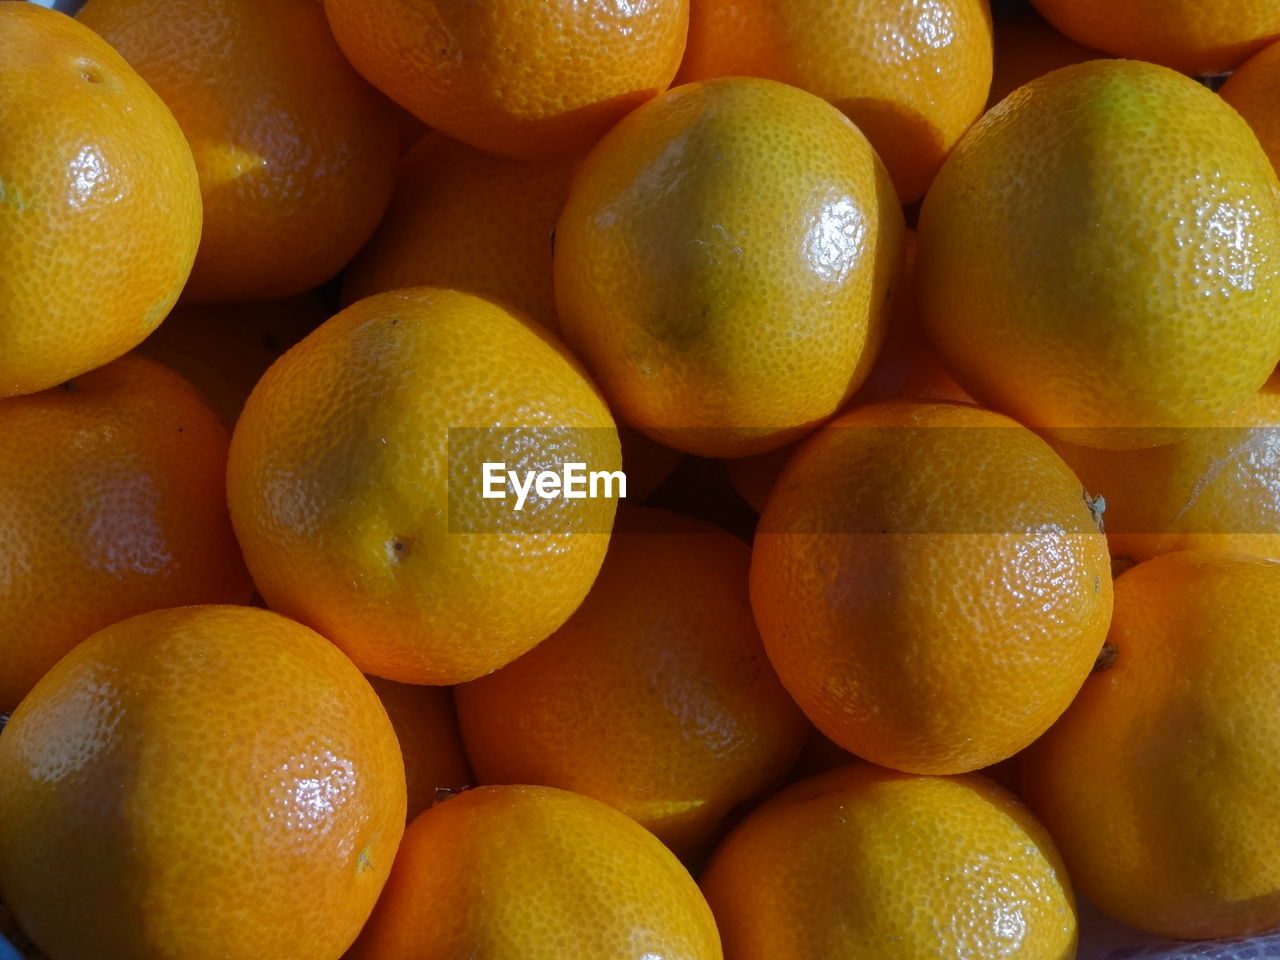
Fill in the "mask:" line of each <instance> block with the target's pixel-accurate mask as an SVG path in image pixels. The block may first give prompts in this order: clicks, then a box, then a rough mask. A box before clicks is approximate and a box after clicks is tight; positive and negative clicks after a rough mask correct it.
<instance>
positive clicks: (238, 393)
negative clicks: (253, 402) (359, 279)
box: [138, 293, 329, 429]
mask: <svg viewBox="0 0 1280 960" xmlns="http://www.w3.org/2000/svg"><path fill="white" fill-rule="evenodd" d="M328 316H329V311H328V309H326V307H325V305H324V303H323V302H322V301H321V300H320V298H319V297H317V296H316V295H315V294H312V293H304V294H299V295H298V296H296V297H290V298H288V299H285V300H268V301H260V302H258V303H223V304H200V305H190V304H188V305H183V306H179V307H177V308H176V309H175V310H174V311H173V313H171V314H170V315H169V318H168V319H167V320H165V322H164V323H162V324H161V325H160V326H159V327H158V328H156V331H155V333H153V334H151V336H149V337H147V339H146V340H143V341H142V343H140V344H138V352H139V353H141V354H143V355H144V356H148V357H151V358H152V359H153V360H159V361H160V362H161V363H164V364H166V365H167V366H169V367H172V368H173V369H174V370H177V371H178V372H179V373H180V374H182V375H183V376H184V377H186V378H187V379H188V380H190V381H191V382H192V383H193V384H195V385H196V386H197V387H199V388H200V392H201V393H202V394H204V396H205V399H207V400H208V401H209V404H210V406H212V407H213V409H214V411H215V412H217V414H218V416H219V417H221V418H222V422H223V423H225V424H226V425H227V427H228V429H230V428H231V427H233V426H235V423H236V418H237V417H239V416H240V409H241V408H242V407H243V406H244V402H245V400H247V399H248V398H249V394H250V392H252V390H253V388H254V385H255V384H257V382H258V380H259V379H261V377H262V375H263V374H264V373H266V372H267V367H269V366H271V364H272V363H274V362H275V360H276V359H277V358H278V357H279V356H280V354H282V353H284V351H285V350H287V349H288V348H289V347H291V346H293V345H294V344H295V343H297V342H298V341H299V340H301V339H302V337H303V336H304V335H306V334H307V333H310V332H311V331H312V330H313V329H315V328H316V327H317V326H319V325H320V323H321V322H322V321H323V320H325V319H326V318H327V317H328Z"/></svg>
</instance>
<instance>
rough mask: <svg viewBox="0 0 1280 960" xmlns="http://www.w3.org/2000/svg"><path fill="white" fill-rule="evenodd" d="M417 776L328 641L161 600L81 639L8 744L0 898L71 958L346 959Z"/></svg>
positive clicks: (289, 625) (245, 616) (264, 616)
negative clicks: (408, 779)
mask: <svg viewBox="0 0 1280 960" xmlns="http://www.w3.org/2000/svg"><path fill="white" fill-rule="evenodd" d="M404 789H405V788H404V770H403V767H402V766H401V763H400V751H399V749H398V747H397V746H396V738H395V734H394V732H393V731H392V729H391V724H390V722H389V721H388V720H387V715H386V713H385V712H384V711H383V709H382V706H381V705H380V704H379V702H378V698H377V697H376V696H375V695H374V693H373V691H372V690H371V689H370V688H369V685H368V684H367V683H366V682H365V680H364V678H363V677H362V676H361V675H360V672H359V671H358V670H356V668H355V667H354V666H353V665H352V664H351V662H350V661H349V660H347V659H346V658H345V657H344V656H343V655H342V654H341V653H339V652H338V650H337V648H335V647H334V646H333V645H332V644H330V643H329V642H328V641H327V640H325V639H324V638H323V637H321V636H319V635H318V634H316V633H314V632H312V631H311V630H308V629H307V628H306V627H303V626H301V625H299V624H297V623H293V622H291V621H289V620H286V619H285V618H283V617H281V616H278V615H277V614H274V613H270V612H268V611H266V610H258V609H254V608H250V607H226V606H203V607H179V608H175V609H170V610H160V611H154V612H152V613H147V614H143V615H141V616H138V617H134V618H131V619H129V620H125V621H123V622H121V623H117V624H115V625H113V626H111V627H108V628H107V629H105V630H102V631H100V632H98V633H96V634H94V635H93V636H92V637H91V638H89V639H88V640H86V641H85V642H84V643H82V644H80V645H79V646H78V647H76V649H75V650H74V651H73V652H72V653H70V654H69V655H68V656H67V657H66V658H64V659H63V660H62V661H61V662H60V663H59V664H58V665H57V666H56V667H55V668H54V669H53V670H52V671H50V672H49V673H48V674H47V675H46V676H45V678H44V679H43V680H41V682H40V683H39V684H38V685H37V687H36V688H35V690H33V691H32V693H31V695H30V696H29V697H27V699H26V700H24V701H23V703H22V705H21V706H20V707H19V708H18V709H17V710H16V711H15V712H14V714H13V717H12V718H11V719H10V721H9V724H8V726H7V727H6V728H5V731H4V736H3V737H0V895H3V897H4V901H5V903H6V904H7V905H8V906H9V908H10V909H11V910H12V911H13V913H14V915H15V916H16V917H17V919H18V921H19V923H21V924H22V927H23V929H24V930H25V931H26V932H27V933H28V934H29V935H30V937H31V938H32V940H34V941H35V942H36V943H37V944H38V945H39V946H40V947H41V949H43V950H44V951H45V952H46V953H48V954H49V955H51V956H55V957H58V958H60V960H160V958H164V960H215V958H216V960H251V958H261V957H291V958H297V960H336V958H337V957H338V956H340V955H341V953H342V951H343V950H344V949H346V947H347V945H348V944H350V942H351V941H352V940H353V939H354V938H355V935H356V933H357V932H358V931H359V929H360V926H361V924H362V923H363V922H364V920H365V918H366V916H367V915H368V913H369V911H370V910H371V909H372V908H373V904H374V901H375V900H376V899H377V896H378V893H379V891H380V890H381V889H382V885H383V883H384V882H385V881H386V878H387V875H388V873H389V872H390V870H391V863H392V858H393V857H394V855H395V851H396V845H397V843H398V842H399V840H400V835H401V832H402V830H403V825H404V804H405V792H404Z"/></svg>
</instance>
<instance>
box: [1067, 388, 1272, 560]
mask: <svg viewBox="0 0 1280 960" xmlns="http://www.w3.org/2000/svg"><path fill="white" fill-rule="evenodd" d="M1054 446H1055V449H1056V450H1057V451H1058V453H1059V454H1060V455H1061V456H1062V458H1063V459H1064V460H1066V461H1067V463H1068V464H1069V465H1070V466H1071V468H1072V469H1073V470H1074V471H1075V472H1076V474H1077V476H1079V477H1080V479H1081V481H1083V483H1084V485H1085V487H1086V488H1087V489H1088V490H1089V492H1090V493H1092V494H1095V495H1098V496H1102V497H1104V498H1105V499H1106V502H1107V510H1106V514H1105V520H1106V523H1105V529H1106V531H1107V541H1108V542H1109V543H1110V545H1111V552H1112V553H1113V554H1115V555H1117V556H1122V557H1126V558H1128V559H1130V560H1137V561H1141V560H1148V559H1150V558H1151V557H1154V556H1156V555H1158V554H1162V553H1172V552H1173V551H1175V550H1190V549H1197V550H1223V551H1227V552H1239V553H1253V554H1258V555H1260V556H1269V557H1276V558H1278V559H1280V374H1277V375H1275V376H1273V377H1272V378H1271V379H1270V380H1269V381H1268V382H1267V384H1266V386H1265V387H1263V389H1262V391H1261V392H1259V393H1257V394H1256V395H1254V396H1253V397H1251V398H1249V399H1248V400H1246V401H1245V404H1244V406H1243V407H1241V408H1240V409H1239V410H1238V411H1237V412H1236V413H1235V414H1233V415H1232V416H1230V417H1228V418H1226V419H1225V420H1223V421H1220V422H1219V423H1218V424H1216V425H1215V426H1212V427H1202V428H1201V429H1199V430H1196V431H1195V432H1193V433H1191V434H1190V435H1189V436H1187V437H1186V438H1185V439H1183V440H1181V441H1179V442H1177V443H1172V444H1167V445H1165V446H1161V447H1150V448H1148V449H1144V450H1095V449H1089V448H1088V447H1082V446H1079V445H1077V444H1072V443H1065V442H1059V443H1056V444H1055V445H1054Z"/></svg>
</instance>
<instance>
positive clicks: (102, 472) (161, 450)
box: [0, 356, 253, 713]
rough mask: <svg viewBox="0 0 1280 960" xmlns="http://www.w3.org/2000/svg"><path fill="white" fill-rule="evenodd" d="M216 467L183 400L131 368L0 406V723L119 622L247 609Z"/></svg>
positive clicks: (208, 413)
mask: <svg viewBox="0 0 1280 960" xmlns="http://www.w3.org/2000/svg"><path fill="white" fill-rule="evenodd" d="M226 461H227V431H226V429H225V428H224V427H223V426H222V424H221V423H219V422H218V418H217V416H216V415H215V414H214V413H213V411H212V410H210V409H209V407H208V406H207V405H206V404H205V402H204V400H203V399H202V398H201V397H200V395H199V394H198V393H197V392H196V390H195V388H194V387H192V386H191V384H189V383H187V382H186V381H185V380H183V379H182V378H181V377H180V376H178V374H176V373H173V372H172V371H170V370H169V369H167V368H166V367H163V366H161V365H160V364H158V363H156V362H154V361H152V360H147V359H145V358H142V357H137V356H125V357H121V358H120V359H119V360H116V361H115V362H114V363H110V364H108V365H107V366H105V367H100V368H99V369H97V370H94V371H93V372H91V373H86V374H84V375H83V376H81V377H77V378H76V379H75V380H73V381H70V382H69V383H68V384H67V385H66V386H64V387H57V388H55V389H53V390H46V391H44V392H42V393H36V394H32V395H30V396H25V397H8V398H6V399H4V400H0V543H3V544H4V554H5V560H4V564H3V566H0V571H3V572H2V573H0V713H7V712H8V711H10V710H12V709H13V708H14V707H15V706H16V705H17V703H18V701H19V700H21V699H22V697H23V696H24V695H25V694H26V693H27V691H28V690H30V689H31V687H32V686H34V685H35V682H36V681H37V680H39V679H40V677H41V676H43V675H44V673H45V672H46V671H47V670H48V669H49V668H50V667H52V666H53V665H54V663H56V662H57V661H58V659H59V658H60V657H61V656H62V655H63V654H65V653H66V652H67V651H68V650H70V649H71V648H72V647H73V646H75V645H76V644H77V643H79V642H80V641H81V640H83V639H84V638H85V637H87V636H89V634H91V633H93V632H94V631H95V630H100V629H102V628H103V627H105V626H108V625H109V624H112V623H115V622H116V621H117V620H123V619H124V618H125V617H131V616H133V615H134V614H138V613H143V612H145V611H148V610H155V609H157V608H160V607H169V606H175V605H177V604H186V603H216V602H227V603H243V602H246V601H248V599H249V597H250V596H251V595H252V593H253V587H252V585H251V584H250V582H249V577H248V574H247V573H246V571H245V568H244V562H243V561H242V560H241V559H240V550H239V548H238V547H237V546H236V541H235V538H234V536H233V535H232V532H231V523H230V521H229V520H228V517H227V510H226V487H225V483H224V476H225V470H226Z"/></svg>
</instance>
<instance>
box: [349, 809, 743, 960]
mask: <svg viewBox="0 0 1280 960" xmlns="http://www.w3.org/2000/svg"><path fill="white" fill-rule="evenodd" d="M480 956H492V957H516V956H518V957H520V958H521V960H563V958H564V957H570V956H572V957H600V958H604V957H608V958H619V960H623V958H625V960H642V958H645V957H661V958H662V960H719V958H720V938H719V936H718V934H717V933H716V927H715V921H714V920H713V919H712V917H711V911H710V910H708V909H707V904H706V901H705V900H703V898H702V894H701V893H699V892H698V887H697V885H696V884H694V882H693V878H692V877H690V876H689V874H688V873H686V872H685V869H684V867H682V866H681V865H680V862H679V861H678V860H676V858H675V856H674V855H672V854H671V853H670V852H669V851H668V850H666V849H665V848H664V847H663V846H662V844H661V843H659V842H658V841H657V840H656V839H654V837H653V836H652V835H650V834H649V833H648V832H647V831H646V830H644V829H643V828H642V827H640V826H638V825H637V824H636V823H634V822H633V821H632V820H630V819H629V818H628V817H625V816H623V815H622V814H621V813H618V811H616V810H613V809H611V808H610V807H607V806H605V805H604V804H603V803H599V802H598V801H595V800H590V799H588V798H587V797H582V796H579V795H577V794H574V793H569V792H568V791H565V790H556V789H553V788H551V787H533V786H496V787H477V788H476V789H474V790H468V791H466V792H465V793H461V794H459V795H458V796H456V797H452V798H451V799H449V800H446V801H445V802H444V803H442V804H440V805H438V806H436V807H433V808H432V809H430V810H428V811H427V812H426V813H424V814H422V815H421V816H420V817H418V818H417V819H416V820H415V821H414V822H413V823H412V824H410V825H409V829H408V830H407V831H405V835H404V842H403V843H401V845H400V852H399V854H398V855H397V856H396V863H395V867H394V868H393V869H392V871H391V879H390V880H389V881H388V882H387V888H386V891H385V892H384V893H383V895H382V899H381V900H380V901H379V902H378V906H377V908H376V909H375V910H374V913H373V916H372V917H371V918H370V920H369V924H368V926H366V927H365V930H364V933H363V934H362V935H361V937H360V939H359V940H358V941H357V942H356V945H355V947H354V948H353V949H352V951H351V953H350V954H348V957H347V960H385V958H391V957H441V958H444V957H480Z"/></svg>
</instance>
